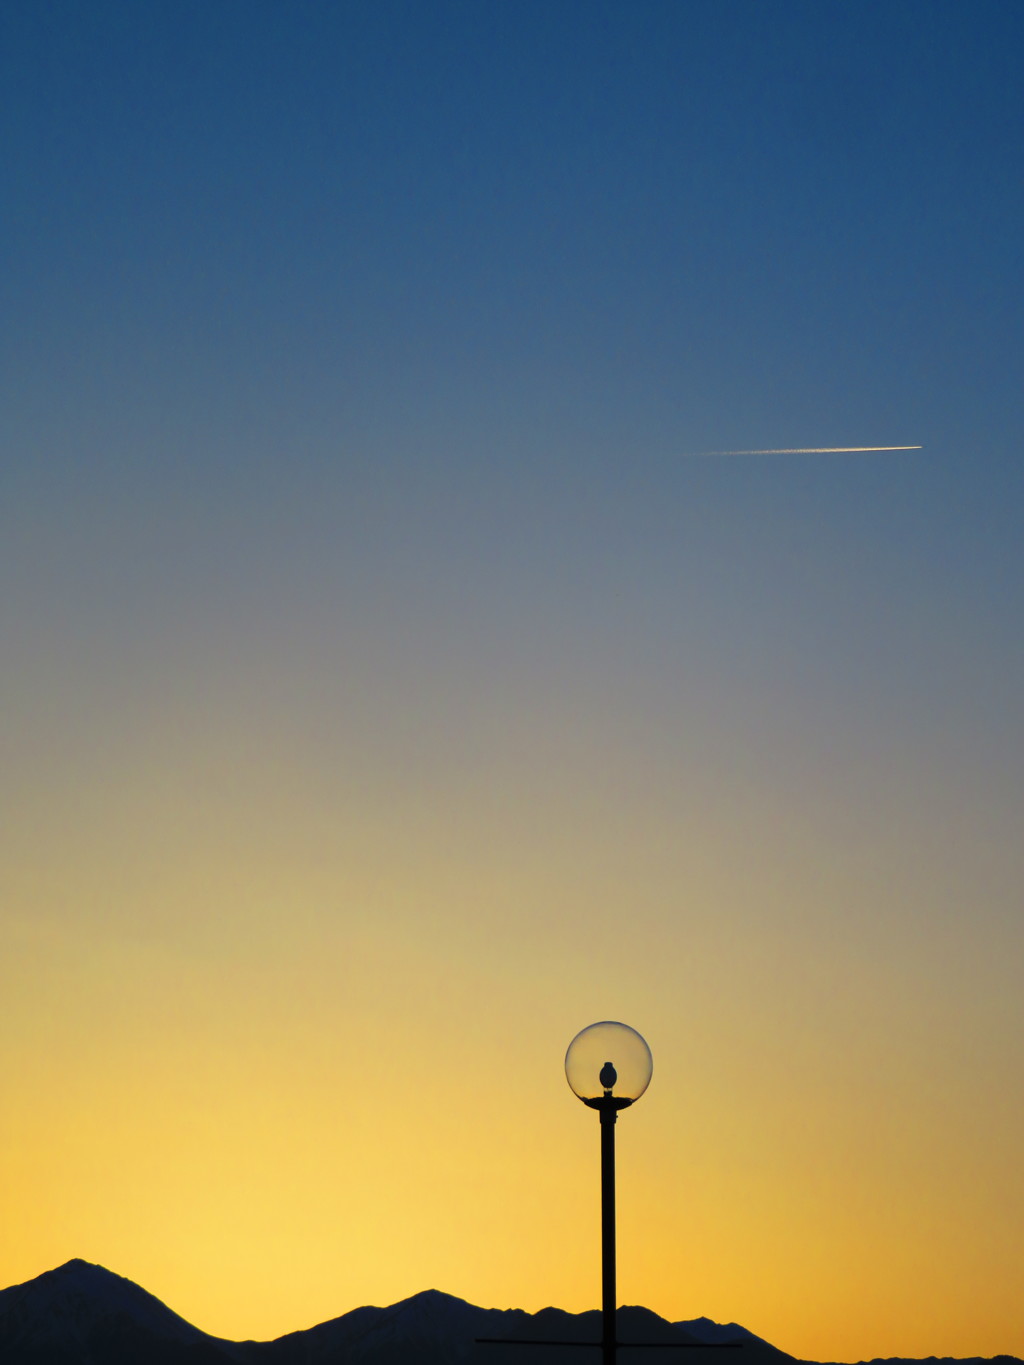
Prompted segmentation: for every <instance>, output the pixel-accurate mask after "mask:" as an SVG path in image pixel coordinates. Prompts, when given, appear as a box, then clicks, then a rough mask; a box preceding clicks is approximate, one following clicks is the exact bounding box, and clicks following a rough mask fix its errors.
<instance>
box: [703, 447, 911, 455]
mask: <svg viewBox="0 0 1024 1365" xmlns="http://www.w3.org/2000/svg"><path fill="white" fill-rule="evenodd" d="M876 450H924V446H783V447H781V448H779V449H777V450H695V451H692V452H691V457H702V456H705V455H866V454H869V453H870V452H872V451H876Z"/></svg>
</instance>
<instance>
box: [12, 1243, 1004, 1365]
mask: <svg viewBox="0 0 1024 1365" xmlns="http://www.w3.org/2000/svg"><path fill="white" fill-rule="evenodd" d="M616 1317H617V1324H618V1334H619V1338H620V1340H621V1341H623V1342H628V1343H652V1344H653V1343H660V1344H661V1345H663V1346H672V1345H675V1346H678V1347H680V1348H686V1358H685V1362H679V1365H727V1363H726V1362H723V1361H722V1358H721V1352H720V1349H719V1348H720V1347H721V1346H722V1345H726V1344H728V1345H734V1346H741V1347H742V1348H743V1357H742V1358H741V1360H740V1361H737V1362H729V1365H811V1363H810V1362H796V1360H795V1358H794V1357H793V1356H791V1355H789V1354H788V1353H786V1352H785V1351H781V1350H779V1349H778V1348H777V1347H775V1346H772V1345H771V1344H770V1343H769V1342H767V1341H765V1340H764V1339H763V1338H761V1337H758V1336H755V1334H754V1333H752V1332H750V1331H748V1330H747V1329H746V1328H744V1327H741V1326H740V1325H739V1324H737V1323H725V1324H723V1323H716V1322H714V1321H712V1319H710V1318H694V1319H692V1320H690V1321H684V1322H669V1321H668V1320H667V1319H665V1318H661V1317H659V1316H658V1315H657V1314H656V1313H653V1312H651V1310H650V1309H647V1308H643V1307H640V1306H624V1307H621V1308H620V1309H619V1310H618V1313H617V1315H616ZM600 1323H601V1314H600V1313H599V1312H598V1311H596V1310H590V1311H588V1312H584V1313H567V1312H565V1311H564V1310H563V1309H560V1308H554V1307H548V1308H542V1309H540V1310H539V1311H538V1312H537V1313H527V1312H526V1311H525V1310H523V1309H518V1308H509V1309H503V1308H478V1307H476V1305H474V1304H470V1303H467V1302H466V1301H465V1300H464V1299H459V1298H456V1297H455V1296H454V1295H452V1294H447V1293H445V1292H444V1291H443V1290H438V1289H426V1290H421V1291H420V1292H419V1293H417V1294H413V1295H411V1296H410V1297H409V1298H407V1299H402V1300H399V1302H397V1303H394V1304H390V1305H388V1306H386V1307H383V1308H380V1307H376V1306H372V1305H366V1306H363V1307H361V1308H355V1309H353V1310H352V1311H350V1312H348V1313H343V1314H341V1315H340V1316H339V1317H337V1318H331V1319H328V1320H327V1321H325V1322H321V1323H317V1324H316V1325H314V1326H313V1327H309V1328H304V1329H301V1330H299V1331H296V1332H288V1333H285V1334H284V1335H283V1336H280V1337H277V1338H274V1339H273V1340H270V1341H264V1342H259V1341H251V1340H250V1341H232V1340H229V1339H227V1338H225V1337H215V1336H212V1335H211V1334H209V1333H206V1332H203V1331H202V1330H201V1329H200V1328H198V1327H196V1326H194V1325H193V1324H192V1323H190V1322H188V1321H187V1320H186V1319H185V1318H182V1317H180V1316H179V1315H178V1314H177V1313H175V1312H174V1311H173V1310H172V1309H171V1308H169V1307H168V1306H167V1305H166V1304H165V1303H163V1302H162V1301H161V1300H160V1299H158V1298H156V1296H155V1295H153V1294H150V1293H149V1292H148V1291H147V1290H145V1289H143V1288H142V1287H141V1286H140V1285H138V1284H136V1283H135V1282H134V1281H132V1280H129V1279H127V1278H126V1277H124V1276H120V1275H117V1274H115V1272H113V1271H111V1270H107V1269H106V1267H104V1266H100V1265H95V1264H93V1263H92V1262H89V1261H85V1260H82V1259H80V1258H77V1257H76V1258H74V1259H72V1260H70V1261H67V1262H65V1263H64V1264H63V1265H61V1266H57V1267H56V1268H55V1269H53V1270H49V1271H44V1272H43V1273H42V1274H41V1275H38V1276H37V1277H36V1278H35V1279H33V1280H28V1281H26V1282H25V1283H24V1284H20V1285H12V1286H10V1287H9V1288H8V1289H4V1290H0V1357H2V1359H3V1360H4V1362H5V1365H598V1362H597V1360H596V1358H595V1355H594V1352H593V1349H592V1347H594V1346H596V1345H597V1343H598V1342H599V1340H600ZM481 1338H484V1339H489V1341H488V1342H487V1344H485V1343H484V1342H481V1340H480V1339H481ZM511 1338H514V1339H517V1340H529V1341H530V1342H531V1349H530V1350H529V1352H528V1357H527V1360H523V1359H522V1349H521V1348H518V1347H516V1346H512V1345H507V1344H505V1345H503V1344H502V1342H508V1340H509V1339H511ZM533 1342H536V1343H537V1344H536V1345H532V1343H533ZM552 1342H557V1343H559V1344H558V1345H550V1344H542V1343H552ZM570 1343H572V1344H570ZM578 1343H587V1344H578ZM626 1349H627V1350H628V1348H626ZM952 1359H953V1358H951V1357H934V1356H932V1357H929V1358H928V1361H927V1363H926V1362H920V1363H916V1362H915V1365H950V1362H951V1361H952ZM983 1359H984V1358H983V1357H969V1358H966V1359H965V1358H961V1360H960V1361H959V1362H958V1365H981V1362H982V1360H983ZM988 1359H990V1360H991V1362H992V1365H1024V1362H1021V1361H1018V1360H1017V1358H1016V1357H1013V1356H1008V1355H1006V1356H994V1357H990V1358H988ZM652 1365H662V1363H661V1362H660V1361H659V1362H652ZM664 1365H670V1363H669V1362H668V1361H665V1362H664ZM870 1365H911V1363H910V1362H908V1361H906V1360H904V1359H903V1358H901V1357H888V1358H877V1359H876V1360H874V1361H872V1362H870Z"/></svg>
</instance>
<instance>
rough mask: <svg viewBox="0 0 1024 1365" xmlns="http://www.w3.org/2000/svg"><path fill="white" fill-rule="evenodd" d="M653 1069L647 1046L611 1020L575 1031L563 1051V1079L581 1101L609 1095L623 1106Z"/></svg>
mask: <svg viewBox="0 0 1024 1365" xmlns="http://www.w3.org/2000/svg"><path fill="white" fill-rule="evenodd" d="M653 1070H654V1060H653V1058H652V1057H651V1049H650V1048H649V1047H648V1046H647V1044H646V1042H645V1041H644V1040H643V1038H642V1037H641V1036H640V1034H639V1033H637V1031H636V1029H635V1028H630V1027H629V1025H628V1024H618V1023H616V1022H615V1021H614V1020H612V1019H605V1020H602V1022H601V1023H599V1024H591V1025H590V1026H589V1028H585V1029H583V1030H582V1031H581V1032H580V1033H577V1035H576V1037H575V1038H574V1039H573V1040H572V1042H571V1043H570V1044H569V1050H568V1052H567V1053H566V1054H565V1078H566V1080H567V1081H568V1082H569V1085H570V1086H571V1088H572V1091H573V1093H574V1094H575V1095H578V1096H579V1098H580V1099H581V1100H582V1101H583V1103H584V1104H593V1101H595V1100H602V1099H609V1098H610V1099H614V1100H617V1101H619V1103H618V1104H617V1105H616V1106H615V1107H616V1108H625V1107H626V1105H627V1104H632V1103H633V1101H634V1100H638V1099H639V1098H640V1096H641V1095H642V1094H643V1093H644V1091H645V1090H646V1089H647V1087H648V1086H649V1085H650V1083H651V1073H652V1071H653ZM595 1107H596V1106H595Z"/></svg>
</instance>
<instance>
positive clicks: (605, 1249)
mask: <svg viewBox="0 0 1024 1365" xmlns="http://www.w3.org/2000/svg"><path fill="white" fill-rule="evenodd" d="M615 1117H616V1115H615V1110H614V1109H612V1107H611V1106H610V1105H609V1107H608V1108H607V1109H602V1110H601V1365H615Z"/></svg>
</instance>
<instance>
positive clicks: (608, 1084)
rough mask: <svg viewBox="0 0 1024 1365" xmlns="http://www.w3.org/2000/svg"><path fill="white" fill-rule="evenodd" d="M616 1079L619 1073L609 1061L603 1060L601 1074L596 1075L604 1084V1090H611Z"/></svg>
mask: <svg viewBox="0 0 1024 1365" xmlns="http://www.w3.org/2000/svg"><path fill="white" fill-rule="evenodd" d="M618 1079H619V1073H618V1072H617V1071H616V1070H615V1068H614V1067H613V1066H612V1064H611V1062H605V1064H604V1066H603V1067H602V1068H601V1074H600V1076H598V1080H599V1081H600V1082H601V1084H602V1085H603V1086H604V1088H605V1090H611V1088H612V1086H614V1084H615V1082H616V1081H617V1080H618Z"/></svg>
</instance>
